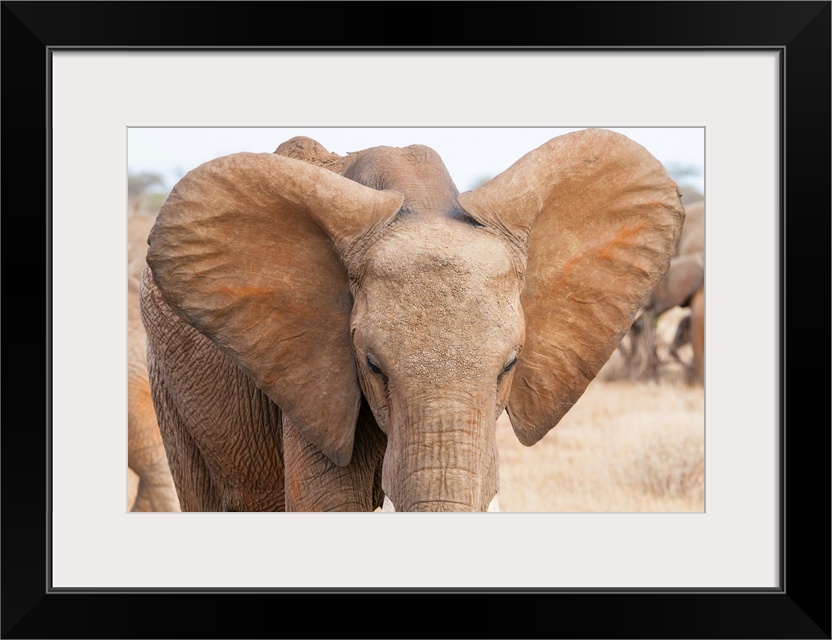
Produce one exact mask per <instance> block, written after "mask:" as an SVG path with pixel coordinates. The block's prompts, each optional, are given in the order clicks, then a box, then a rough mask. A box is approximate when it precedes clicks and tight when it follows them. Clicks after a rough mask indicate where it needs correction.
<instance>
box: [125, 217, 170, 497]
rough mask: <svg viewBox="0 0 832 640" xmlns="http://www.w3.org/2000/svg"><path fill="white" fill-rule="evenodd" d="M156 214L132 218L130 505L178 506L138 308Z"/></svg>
mask: <svg viewBox="0 0 832 640" xmlns="http://www.w3.org/2000/svg"><path fill="white" fill-rule="evenodd" d="M155 220H156V219H155V217H153V216H149V215H144V214H142V213H136V212H133V213H132V214H131V215H130V217H129V219H128V250H127V255H128V260H129V263H128V273H127V349H128V372H127V380H128V383H127V465H128V472H130V473H132V474H135V475H134V476H131V477H133V478H135V482H136V483H137V486H136V487H135V495H133V492H132V491H131V492H130V494H129V495H128V508H130V509H131V511H179V498H178V497H177V495H176V488H175V486H174V484H173V477H172V476H171V473H170V468H169V467H168V461H167V456H166V455H165V449H164V444H163V443H162V434H161V433H160V432H159V424H158V422H157V421H156V412H155V410H154V408H153V401H152V398H151V395H150V381H149V379H148V374H147V336H146V334H145V330H144V325H143V324H142V320H141V315H140V312H139V278H140V277H141V270H142V268H143V266H144V264H145V253H146V251H147V234H148V233H149V232H150V229H151V228H152V227H153V223H154V222H155Z"/></svg>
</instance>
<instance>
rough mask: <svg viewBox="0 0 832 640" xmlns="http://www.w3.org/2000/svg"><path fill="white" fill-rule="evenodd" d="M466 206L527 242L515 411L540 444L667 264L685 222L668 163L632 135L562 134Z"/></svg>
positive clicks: (528, 439) (526, 435)
mask: <svg viewBox="0 0 832 640" xmlns="http://www.w3.org/2000/svg"><path fill="white" fill-rule="evenodd" d="M459 204H460V206H462V208H463V209H465V211H466V212H468V213H469V214H470V215H471V216H472V217H473V218H475V219H476V220H478V221H479V222H481V223H483V224H485V225H487V226H490V227H492V228H496V229H498V230H499V231H500V232H502V233H503V234H504V235H505V236H506V237H507V238H508V239H509V240H510V241H511V242H512V243H514V244H515V245H516V246H518V247H519V248H520V249H522V250H525V252H526V258H527V265H526V280H525V285H524V289H523V294H522V297H521V301H522V305H523V310H524V313H525V316H526V344H525V347H524V349H523V353H522V357H521V359H520V361H519V362H518V364H517V369H516V371H515V374H514V381H513V384H512V389H511V395H510V396H509V402H508V406H507V411H508V414H509V417H510V418H511V423H512V425H513V427H514V431H515V433H516V434H517V437H518V439H519V440H520V442H522V443H523V444H524V445H527V446H531V445H532V444H534V443H535V442H537V441H538V440H540V438H542V437H543V436H544V435H546V433H548V432H549V430H550V429H552V428H553V427H554V426H555V425H556V424H557V423H558V422H559V421H560V419H561V418H562V417H563V416H564V414H566V412H567V411H568V410H569V409H570V408H571V407H572V405H574V404H575V402H576V401H577V400H578V399H579V398H580V396H581V395H582V394H583V392H584V391H585V390H586V387H587V386H588V385H589V383H590V382H591V381H592V380H593V378H594V377H595V376H596V375H597V373H598V372H599V371H600V369H601V367H602V366H603V365H604V364H605V363H606V362H607V360H608V359H609V357H610V356H611V355H612V352H613V351H614V350H615V348H616V346H617V345H618V343H619V342H620V341H621V338H622V337H623V336H624V334H625V333H626V332H627V330H628V329H629V327H630V325H631V324H632V322H633V319H634V317H635V314H636V312H637V311H638V309H639V307H640V305H641V304H642V302H643V301H644V299H645V297H646V296H647V295H648V294H649V293H650V291H651V290H652V289H653V287H655V286H656V284H657V283H658V282H659V280H660V279H661V277H662V276H663V274H664V273H665V271H666V270H667V268H668V265H669V263H670V258H671V256H672V255H673V253H674V251H675V249H676V245H677V243H678V241H679V235H680V233H681V229H682V223H683V221H684V215H685V214H684V209H683V207H682V204H681V201H680V197H679V191H678V187H677V185H676V183H675V182H674V181H673V180H672V179H671V178H670V177H669V176H668V174H667V172H666V170H665V169H664V167H663V166H662V165H661V163H660V162H659V161H658V160H656V158H654V157H653V156H652V155H651V154H650V153H649V152H648V151H647V150H646V149H644V148H643V147H642V146H640V145H638V144H637V143H635V142H633V141H632V140H630V139H629V138H627V137H626V136H623V135H621V134H617V133H614V132H612V131H607V130H602V129H587V130H584V131H579V132H575V133H570V134H567V135H564V136H558V137H556V138H553V139H552V140H550V141H549V142H547V143H546V144H544V145H542V146H541V147H538V148H537V149H535V150H534V151H532V152H530V153H528V154H526V155H525V156H523V157H522V158H521V159H520V160H518V161H517V162H516V163H515V164H514V165H512V166H511V167H509V168H508V169H507V170H506V171H504V172H503V173H501V174H500V175H498V176H497V177H495V178H494V179H493V180H491V181H489V182H488V183H486V184H484V185H483V186H481V187H480V188H479V189H477V190H476V191H472V192H466V193H463V194H460V196H459Z"/></svg>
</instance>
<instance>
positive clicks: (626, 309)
mask: <svg viewBox="0 0 832 640" xmlns="http://www.w3.org/2000/svg"><path fill="white" fill-rule="evenodd" d="M683 218H684V211H683V209H682V206H681V204H680V199H679V193H678V189H677V186H676V184H675V183H674V182H673V181H672V180H671V179H670V178H669V177H668V175H667V173H666V171H665V169H664V168H663V167H662V165H661V164H660V163H659V162H658V161H657V160H656V159H655V158H654V157H653V156H652V155H651V154H650V153H649V152H647V151H646V150H645V149H644V148H643V147H641V146H639V145H638V144H636V143H635V142H633V141H632V140H630V139H629V138H627V137H625V136H623V135H620V134H617V133H613V132H610V131H606V130H599V129H587V130H583V131H579V132H576V133H571V134H567V135H564V136H559V137H556V138H553V139H552V140H550V141H549V142H547V143H545V144H544V145H542V146H540V147H539V148H537V149H535V150H533V151H531V152H530V153H528V154H526V155H525V156H523V157H522V158H521V159H519V160H518V161H517V162H516V163H515V164H514V165H512V166H511V167H510V168H508V169H507V170H506V171H504V172H503V173H501V174H500V175H498V176H496V177H495V178H493V179H492V180H491V181H489V182H488V183H486V184H484V185H483V186H481V187H479V188H478V189H476V190H475V191H469V192H465V193H459V192H458V190H457V188H456V186H455V185H454V183H453V181H452V179H451V177H450V176H449V174H448V171H447V170H446V168H445V166H444V164H443V163H442V160H441V159H440V158H439V156H438V155H437V154H436V152H434V151H433V150H431V149H430V148H428V147H424V146H420V145H414V146H409V147H404V148H393V147H374V148H371V149H367V150H364V151H360V152H357V153H351V154H349V155H347V156H345V157H341V156H338V155H335V154H330V153H329V152H327V151H326V150H325V149H324V148H323V147H321V145H319V144H318V143H316V142H314V141H312V140H310V139H308V138H298V139H293V140H290V141H288V142H287V143H284V144H283V145H281V146H280V147H279V148H278V150H277V151H276V153H274V154H254V153H238V154H234V155H230V156H226V157H223V158H218V159H216V160H213V161H210V162H208V163H206V164H204V165H202V166H200V167H198V168H197V169H195V170H193V171H192V172H190V173H189V174H187V175H186V176H185V177H184V178H183V179H182V180H181V181H180V182H179V184H178V185H177V186H176V187H175V188H174V190H173V192H172V194H171V196H170V197H169V199H168V200H167V202H166V203H165V205H164V206H163V208H162V210H161V212H160V214H159V216H158V220H157V223H156V225H155V227H154V229H153V231H152V232H151V234H150V236H149V240H148V242H149V250H148V258H147V260H148V265H149V266H150V268H151V270H152V275H153V279H154V282H155V284H156V286H157V287H158V289H159V291H160V292H161V295H162V297H163V299H164V300H165V302H167V304H168V305H169V306H170V307H171V308H172V309H173V310H174V311H175V313H176V314H178V315H179V316H180V317H181V318H182V319H184V320H185V322H187V323H188V324H189V325H191V326H193V327H195V328H196V329H198V330H199V331H200V332H202V333H203V334H204V335H205V336H208V338H210V340H211V341H213V342H214V343H215V344H216V345H217V346H218V347H219V348H220V349H221V350H222V351H223V352H225V353H226V354H228V355H230V356H231V357H232V358H233V360H234V361H235V362H236V363H237V364H238V365H239V367H240V368H242V370H243V371H245V372H246V374H247V375H249V376H250V377H251V378H252V379H253V380H254V381H255V383H256V385H257V387H258V388H259V389H260V390H262V391H263V392H264V393H265V394H267V395H268V397H269V398H271V400H273V401H274V403H276V404H277V405H278V406H279V407H280V409H281V410H282V412H283V415H284V419H285V420H288V421H289V422H290V423H291V424H292V425H293V426H294V427H295V428H296V429H297V431H298V432H299V433H300V434H301V435H302V436H303V438H305V439H306V441H308V443H310V445H311V446H313V447H315V448H317V449H318V450H320V451H321V452H323V453H324V454H325V455H326V456H327V458H329V460H331V461H332V462H333V463H335V464H336V465H339V466H345V465H348V464H350V463H351V458H352V452H353V444H354V439H355V432H356V420H357V417H358V415H359V409H360V408H361V405H362V402H364V401H366V403H367V404H368V405H369V408H370V410H371V412H372V416H373V418H374V419H375V422H376V423H377V425H378V427H379V428H380V429H381V430H382V431H383V432H384V433H385V434H386V436H387V447H386V452H385V454H384V462H383V467H382V474H381V478H382V480H381V481H382V488H383V491H384V494H385V495H386V496H387V498H388V499H389V500H391V501H392V503H393V505H394V506H395V509H396V510H399V511H485V510H486V508H487V507H488V505H489V504H490V503H491V501H492V499H493V498H494V497H495V495H496V493H497V491H498V470H497V466H498V459H497V451H496V435H495V423H496V418H497V417H498V416H499V415H500V413H501V412H502V411H503V409H504V408H505V409H506V410H507V412H508V415H509V417H510V419H511V423H512V425H513V428H514V430H515V432H516V434H517V437H518V438H519V439H520V441H521V442H522V443H523V444H525V445H529V446H530V445H532V444H534V443H535V442H537V441H538V440H540V439H541V438H542V437H543V436H544V435H545V434H546V433H547V432H548V431H549V430H550V429H552V428H553V427H554V426H555V425H556V424H557V423H558V421H559V420H560V419H561V418H562V417H563V415H564V414H565V413H566V412H567V411H568V410H569V408H570V407H571V406H572V405H573V404H574V403H575V402H576V401H577V400H578V398H579V397H580V396H581V394H582V393H583V392H584V390H585V389H586V387H587V385H588V384H589V383H590V381H591V380H592V379H593V378H594V376H595V375H596V374H597V372H598V371H599V370H600V368H601V367H602V365H603V364H604V363H605V362H606V361H607V359H608V358H609V356H610V355H611V353H612V352H613V350H614V349H615V348H616V346H617V344H618V342H619V341H620V339H621V337H622V336H623V335H624V333H625V332H626V331H627V330H628V328H629V327H630V325H631V324H632V321H633V318H634V317H635V314H636V312H637V311H638V309H639V308H640V305H641V304H642V302H643V300H644V298H645V296H646V295H647V294H648V293H649V292H650V291H651V290H652V289H653V288H654V286H655V285H656V283H657V282H658V281H659V280H660V279H661V277H662V275H663V274H664V273H665V271H666V269H667V268H668V264H669V261H670V259H671V256H672V255H673V253H674V250H675V248H676V245H677V243H678V240H679V234H680V230H681V227H682V222H683Z"/></svg>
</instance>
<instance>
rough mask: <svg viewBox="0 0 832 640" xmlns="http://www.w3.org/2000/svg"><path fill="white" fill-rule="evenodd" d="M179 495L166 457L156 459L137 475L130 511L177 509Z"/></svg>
mask: <svg viewBox="0 0 832 640" xmlns="http://www.w3.org/2000/svg"><path fill="white" fill-rule="evenodd" d="M179 510H180V509H179V497H178V496H177V494H176V487H175V486H174V483H173V476H171V473H170V468H169V467H168V461H167V458H165V457H162V458H160V459H158V460H157V461H156V462H155V463H154V464H153V465H151V466H149V467H145V468H144V469H143V470H142V473H141V474H140V475H139V487H138V491H137V492H136V500H135V502H134V503H133V508H132V509H131V511H179Z"/></svg>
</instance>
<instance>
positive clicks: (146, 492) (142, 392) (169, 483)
mask: <svg viewBox="0 0 832 640" xmlns="http://www.w3.org/2000/svg"><path fill="white" fill-rule="evenodd" d="M127 465H128V467H129V468H130V469H132V470H133V472H134V473H135V474H136V475H137V476H138V487H137V491H136V499H135V500H134V502H133V506H132V508H131V511H179V499H178V498H177V496H176V487H175V486H174V483H173V477H172V476H171V473H170V468H169V466H168V459H167V456H166V454H165V447H164V444H163V442H162V434H161V432H160V431H159V424H158V423H157V421H156V412H155V410H154V408H153V401H152V399H151V391H150V383H149V381H148V378H147V369H146V368H143V369H142V370H141V371H140V373H139V374H137V375H131V377H130V380H129V385H128V415H127Z"/></svg>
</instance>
